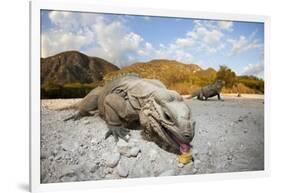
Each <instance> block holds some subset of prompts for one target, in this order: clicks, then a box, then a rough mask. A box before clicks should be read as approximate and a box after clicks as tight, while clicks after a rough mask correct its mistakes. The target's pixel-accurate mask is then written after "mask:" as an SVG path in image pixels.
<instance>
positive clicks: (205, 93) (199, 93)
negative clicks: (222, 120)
mask: <svg viewBox="0 0 281 193" xmlns="http://www.w3.org/2000/svg"><path fill="white" fill-rule="evenodd" d="M224 85H225V81H224V80H217V81H216V82H215V83H214V84H212V85H207V86H204V87H202V88H200V89H199V90H196V91H195V92H193V93H192V94H191V95H190V96H189V97H188V99H192V98H194V97H197V99H199V100H208V98H210V97H214V96H218V100H222V99H221V97H220V92H221V89H222V87H223V86H224Z"/></svg>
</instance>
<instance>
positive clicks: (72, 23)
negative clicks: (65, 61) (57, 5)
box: [41, 11, 143, 66]
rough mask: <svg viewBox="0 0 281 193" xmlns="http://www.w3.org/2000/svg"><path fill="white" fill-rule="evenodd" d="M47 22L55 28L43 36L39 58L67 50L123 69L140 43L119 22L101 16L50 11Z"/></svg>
mask: <svg viewBox="0 0 281 193" xmlns="http://www.w3.org/2000/svg"><path fill="white" fill-rule="evenodd" d="M93 16H94V17H93ZM49 18H50V20H51V22H52V23H53V24H54V25H55V27H54V29H53V30H50V31H47V32H44V33H43V34H42V44H41V45H42V57H47V56H50V55H53V54H56V53H58V52H62V51H66V50H80V51H81V50H84V52H85V53H86V54H89V55H93V56H99V57H102V58H104V59H106V60H108V61H110V62H113V63H114V64H116V65H118V66H124V65H127V64H128V62H129V61H133V60H134V58H135V56H134V55H135V54H136V53H137V50H138V48H139V47H140V45H141V43H142V42H143V38H142V37H141V36H140V35H138V34H136V33H133V32H129V30H128V29H127V27H126V25H125V24H124V23H123V21H121V20H120V21H119V20H115V21H108V20H106V19H105V18H104V17H102V16H101V15H96V14H95V15H93V14H89V13H79V14H77V13H74V12H61V11H51V12H50V13H49Z"/></svg>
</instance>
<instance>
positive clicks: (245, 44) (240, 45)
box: [227, 32, 263, 55]
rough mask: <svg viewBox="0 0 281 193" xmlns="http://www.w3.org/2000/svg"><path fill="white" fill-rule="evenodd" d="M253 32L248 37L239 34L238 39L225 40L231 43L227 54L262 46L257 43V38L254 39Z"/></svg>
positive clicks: (235, 53)
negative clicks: (229, 51)
mask: <svg viewBox="0 0 281 193" xmlns="http://www.w3.org/2000/svg"><path fill="white" fill-rule="evenodd" d="M255 34H256V32H253V33H252V34H251V35H250V36H249V37H248V38H246V37H245V36H240V37H239V39H228V40H227V41H228V42H229V43H230V44H231V45H232V48H231V53H230V54H229V55H237V54H239V53H242V52H245V51H248V50H251V49H256V48H262V47H263V45H262V44H261V43H259V40H258V39H255Z"/></svg>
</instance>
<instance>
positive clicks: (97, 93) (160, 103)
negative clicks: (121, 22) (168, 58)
mask: <svg viewBox="0 0 281 193" xmlns="http://www.w3.org/2000/svg"><path fill="white" fill-rule="evenodd" d="M73 107H75V108H76V109H77V110H78V113H77V114H75V115H73V116H71V117H70V118H68V119H66V120H70V119H73V120H77V119H80V118H81V117H83V116H89V115H91V113H90V112H91V111H95V110H98V112H99V115H100V116H101V117H102V118H103V119H104V120H105V121H106V123H107V125H108V128H109V130H108V132H107V133H106V136H105V138H107V137H109V136H110V135H113V136H114V138H115V140H116V141H118V138H122V139H124V140H128V138H127V136H128V134H129V130H128V129H131V127H130V126H131V125H136V124H137V125H140V126H141V128H142V134H143V136H144V137H145V138H146V139H147V140H150V141H154V142H155V143H156V144H158V145H159V146H160V147H162V148H163V149H166V150H167V151H170V152H174V153H183V152H188V151H189V149H190V147H191V145H190V142H191V141H192V139H193V137H194V128H195V121H193V120H192V119H191V110H190V108H189V106H188V105H187V104H186V103H185V102H184V99H183V97H182V96H181V95H179V94H178V93H177V92H175V91H173V90H168V89H167V88H166V87H165V85H164V84H162V83H161V82H160V81H159V80H154V79H143V78H140V77H138V76H137V75H135V74H129V75H125V76H121V77H118V78H115V79H113V80H111V81H109V82H107V83H106V84H105V85H104V86H103V87H98V88H96V89H94V90H92V91H91V92H90V93H89V94H88V95H87V96H85V97H84V99H82V101H81V102H79V103H78V104H76V105H74V106H73ZM133 129H134V128H133Z"/></svg>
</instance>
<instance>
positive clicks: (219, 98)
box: [218, 93, 224, 101]
mask: <svg viewBox="0 0 281 193" xmlns="http://www.w3.org/2000/svg"><path fill="white" fill-rule="evenodd" d="M218 100H219V101H224V100H223V99H222V98H221V95H220V93H218Z"/></svg>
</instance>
